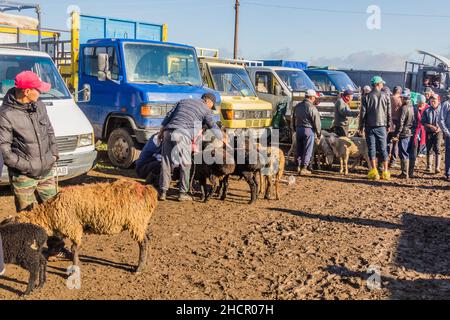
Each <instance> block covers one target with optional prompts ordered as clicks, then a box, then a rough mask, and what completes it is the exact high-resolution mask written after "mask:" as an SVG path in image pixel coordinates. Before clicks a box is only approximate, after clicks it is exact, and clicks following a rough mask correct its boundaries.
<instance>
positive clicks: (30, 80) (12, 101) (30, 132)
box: [0, 71, 58, 212]
mask: <svg viewBox="0 0 450 320" xmlns="http://www.w3.org/2000/svg"><path fill="white" fill-rule="evenodd" d="M49 90H50V84H48V83H45V82H42V81H41V80H40V78H39V76H38V75H36V74H35V73H33V72H31V71H25V72H22V73H20V74H18V75H17V77H16V79H15V87H14V88H12V89H11V90H9V91H8V92H7V93H6V95H5V97H4V98H3V106H2V107H1V108H0V150H1V153H2V154H3V160H4V161H5V165H6V166H7V167H8V172H9V177H10V182H11V186H12V189H13V192H14V196H15V200H16V209H17V211H18V212H20V211H23V210H29V209H31V207H32V206H33V204H34V203H35V202H36V197H35V192H37V194H38V196H39V198H40V199H39V200H40V201H45V200H47V199H49V198H51V197H53V196H54V195H55V194H56V184H55V179H54V177H53V172H52V169H53V166H54V164H55V162H56V160H57V158H58V150H57V147H56V138H55V133H54V130H53V127H52V125H51V123H50V120H49V118H48V115H47V109H46V107H45V105H44V103H43V102H41V101H39V100H38V99H39V96H40V94H41V92H46V91H49Z"/></svg>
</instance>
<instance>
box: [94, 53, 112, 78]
mask: <svg viewBox="0 0 450 320" xmlns="http://www.w3.org/2000/svg"><path fill="white" fill-rule="evenodd" d="M97 62H98V74H97V78H98V81H106V80H111V71H110V70H109V56H108V54H106V53H99V54H98V56H97Z"/></svg>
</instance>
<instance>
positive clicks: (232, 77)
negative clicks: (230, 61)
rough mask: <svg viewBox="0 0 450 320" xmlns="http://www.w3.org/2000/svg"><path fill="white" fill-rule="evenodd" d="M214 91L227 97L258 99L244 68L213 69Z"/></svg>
mask: <svg viewBox="0 0 450 320" xmlns="http://www.w3.org/2000/svg"><path fill="white" fill-rule="evenodd" d="M210 70H211V73H212V77H213V81H214V89H215V90H217V91H219V92H220V93H222V94H223V95H227V96H243V97H256V93H255V90H254V89H253V85H252V83H251V81H250V77H249V76H248V74H247V71H245V69H243V68H232V67H231V68H230V67H211V68H210Z"/></svg>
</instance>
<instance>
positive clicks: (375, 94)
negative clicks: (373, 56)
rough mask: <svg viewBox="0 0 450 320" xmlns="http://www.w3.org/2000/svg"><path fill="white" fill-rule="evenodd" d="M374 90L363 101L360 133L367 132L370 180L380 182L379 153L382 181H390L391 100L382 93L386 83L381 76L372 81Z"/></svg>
mask: <svg viewBox="0 0 450 320" xmlns="http://www.w3.org/2000/svg"><path fill="white" fill-rule="evenodd" d="M371 82H372V87H373V90H372V92H370V93H369V94H368V95H366V96H365V97H364V98H363V100H362V106H361V113H360V117H359V131H360V133H362V132H363V130H364V131H365V135H366V141H367V147H368V149H369V160H370V164H369V167H370V171H369V174H368V178H369V179H371V180H379V179H380V174H379V173H378V170H377V151H378V153H379V154H380V157H381V161H382V162H383V172H382V175H381V179H383V180H390V178H391V175H390V173H389V171H388V164H389V163H388V162H389V161H388V158H389V156H388V152H387V133H388V132H389V131H390V128H391V126H392V114H391V99H390V97H389V96H388V95H387V94H385V93H384V92H382V91H381V89H382V88H383V86H384V84H385V82H384V81H383V79H382V78H381V77H379V76H376V77H373V79H372V81H371Z"/></svg>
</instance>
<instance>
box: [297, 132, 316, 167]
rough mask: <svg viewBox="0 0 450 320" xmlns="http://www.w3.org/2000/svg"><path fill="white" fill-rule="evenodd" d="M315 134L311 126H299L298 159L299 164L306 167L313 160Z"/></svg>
mask: <svg viewBox="0 0 450 320" xmlns="http://www.w3.org/2000/svg"><path fill="white" fill-rule="evenodd" d="M314 139H315V134H314V131H313V130H312V129H311V128H304V127H298V128H297V159H298V164H299V166H301V167H303V168H306V167H308V166H309V163H310V162H311V158H312V154H313V149H314Z"/></svg>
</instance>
